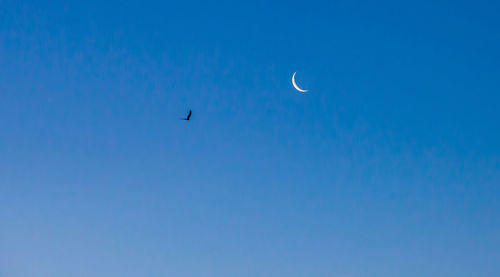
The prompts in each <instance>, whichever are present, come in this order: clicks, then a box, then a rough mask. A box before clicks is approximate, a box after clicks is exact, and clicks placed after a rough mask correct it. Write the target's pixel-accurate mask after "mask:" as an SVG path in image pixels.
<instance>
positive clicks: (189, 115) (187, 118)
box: [182, 110, 193, 120]
mask: <svg viewBox="0 0 500 277" xmlns="http://www.w3.org/2000/svg"><path fill="white" fill-rule="evenodd" d="M192 113H193V111H192V110H189V113H188V115H187V117H186V118H182V120H189V119H190V118H191V114H192Z"/></svg>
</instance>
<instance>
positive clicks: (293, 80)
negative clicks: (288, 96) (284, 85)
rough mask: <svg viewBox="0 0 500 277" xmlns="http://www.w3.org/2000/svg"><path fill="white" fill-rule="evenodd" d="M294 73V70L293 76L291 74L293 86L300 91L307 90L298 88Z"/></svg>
mask: <svg viewBox="0 0 500 277" xmlns="http://www.w3.org/2000/svg"><path fill="white" fill-rule="evenodd" d="M296 73H297V72H294V73H293V76H292V84H293V86H294V87H295V89H296V90H298V91H300V92H307V90H305V89H301V88H299V86H297V83H295V74H296Z"/></svg>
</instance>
